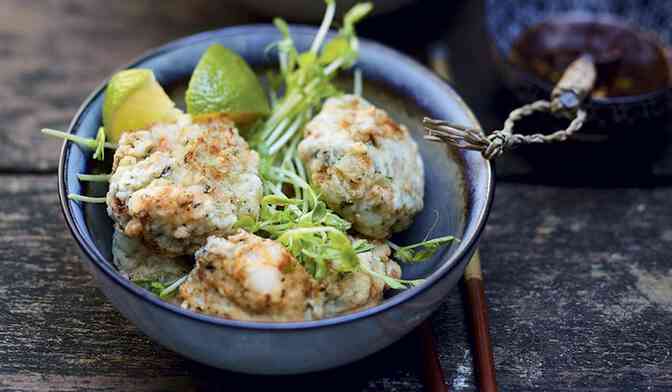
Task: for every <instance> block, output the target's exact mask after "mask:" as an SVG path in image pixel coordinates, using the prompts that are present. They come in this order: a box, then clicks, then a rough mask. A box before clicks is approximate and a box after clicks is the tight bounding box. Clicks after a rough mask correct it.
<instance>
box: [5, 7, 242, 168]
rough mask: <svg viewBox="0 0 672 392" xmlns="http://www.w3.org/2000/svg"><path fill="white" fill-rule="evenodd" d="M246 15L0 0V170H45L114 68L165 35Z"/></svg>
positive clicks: (158, 42) (220, 9)
mask: <svg viewBox="0 0 672 392" xmlns="http://www.w3.org/2000/svg"><path fill="white" fill-rule="evenodd" d="M250 20H251V18H250V16H249V15H247V14H246V13H245V12H244V11H243V10H242V9H241V7H235V6H232V5H231V4H227V2H226V1H210V0H190V1H183V0H162V1H151V0H138V1H86V0H84V1H83V0H77V1H76V0H48V1H46V0H45V1H23V0H3V1H2V6H0V59H1V60H2V70H1V71H0V86H2V88H0V100H1V101H2V103H3V104H2V106H1V107H0V122H1V123H2V126H1V127H0V171H12V172H21V171H50V170H53V169H54V168H55V165H56V159H57V156H58V152H59V146H60V144H59V142H58V141H56V140H51V141H47V142H44V141H43V140H42V139H43V138H44V137H43V136H42V135H41V134H40V133H39V130H40V129H41V128H43V127H51V128H56V129H64V128H66V127H67V125H68V124H69V122H70V120H71V119H72V117H73V116H74V114H75V112H76V110H77V108H78V107H79V105H80V104H81V103H82V102H83V101H84V99H85V98H86V97H87V96H88V94H89V93H90V92H91V91H92V90H93V89H94V88H95V87H96V86H97V85H98V84H99V83H101V82H102V81H103V80H104V79H105V78H106V77H107V76H108V75H109V74H110V73H111V72H112V71H113V70H114V69H116V68H118V67H119V66H121V65H123V64H125V63H128V62H129V61H130V60H131V59H133V58H134V57H136V56H138V55H140V54H141V53H142V52H144V51H145V50H147V49H150V48H152V47H155V46H157V45H161V44H163V43H166V42H168V41H170V40H173V39H176V38H179V37H182V36H185V35H189V34H193V33H195V32H200V31H204V30H211V29H215V28H218V27H223V26H226V25H231V24H240V23H246V22H248V21H250Z"/></svg>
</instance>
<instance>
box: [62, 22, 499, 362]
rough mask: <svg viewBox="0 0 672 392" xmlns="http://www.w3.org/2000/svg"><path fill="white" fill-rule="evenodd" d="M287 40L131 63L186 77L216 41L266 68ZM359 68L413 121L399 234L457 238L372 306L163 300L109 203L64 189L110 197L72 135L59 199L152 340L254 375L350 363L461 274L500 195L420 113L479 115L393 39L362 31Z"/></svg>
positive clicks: (267, 38)
mask: <svg viewBox="0 0 672 392" xmlns="http://www.w3.org/2000/svg"><path fill="white" fill-rule="evenodd" d="M291 32H292V35H293V37H294V39H295V41H296V45H297V47H298V48H299V49H306V48H308V47H309V46H310V42H311V40H312V38H313V36H314V34H315V32H316V30H315V29H313V28H308V27H293V28H292V29H291ZM279 38H280V35H279V33H277V32H276V30H275V28H274V27H273V26H270V25H252V26H241V27H234V28H227V29H222V30H218V31H212V32H206V33H202V34H198V35H194V36H191V37H187V38H184V39H181V40H178V41H175V42H172V43H170V44H168V45H165V46H162V47H160V48H158V49H155V50H152V51H150V52H149V53H147V54H146V55H144V56H142V57H141V58H140V59H138V60H136V61H135V62H133V63H131V64H130V65H128V68H132V67H145V68H151V69H152V70H153V71H154V73H155V75H156V77H157V79H158V81H159V82H160V83H161V84H162V85H164V86H166V87H170V86H174V85H179V84H180V83H184V81H185V80H188V78H189V76H190V75H191V72H192V70H193V69H194V67H195V65H196V63H197V62H198V59H199V58H200V56H201V54H202V53H203V52H204V51H205V49H206V48H207V47H208V46H209V45H211V44H213V43H219V44H222V45H224V46H226V47H228V48H230V49H232V50H234V51H236V52H238V53H239V54H240V55H241V56H243V57H244V58H245V59H246V60H247V61H248V62H249V63H250V64H251V65H252V66H253V67H256V68H258V69H262V68H264V67H272V66H275V61H274V59H275V57H274V56H273V55H272V53H270V54H269V52H268V51H266V50H265V49H266V48H267V47H268V46H269V45H270V44H271V43H273V42H275V41H277V40H278V39H279ZM358 67H359V68H360V69H361V70H362V71H363V74H364V78H365V80H366V84H365V87H364V96H365V97H366V98H367V99H369V100H371V101H372V102H374V103H376V104H378V105H380V106H381V107H383V108H385V109H386V110H388V111H389V112H390V113H391V115H392V116H393V117H394V118H396V119H397V120H398V121H400V122H402V123H405V124H406V125H407V126H408V127H409V129H410V130H411V132H412V134H413V136H414V137H415V139H416V140H417V141H418V143H419V146H420V152H421V154H422V156H423V159H424V161H425V168H426V173H425V176H426V194H425V209H424V210H423V212H422V213H420V214H419V215H418V216H417V217H416V220H415V223H414V224H413V226H412V227H411V228H409V229H408V230H407V231H406V232H404V233H402V234H401V235H399V236H396V237H395V238H394V240H395V241H397V242H398V243H405V242H411V241H418V240H422V238H423V237H424V236H425V235H426V233H427V231H428V230H430V228H432V227H434V228H433V230H432V235H433V236H439V235H448V234H451V235H455V236H456V237H458V238H460V239H461V241H459V242H456V243H455V244H454V245H453V246H452V247H448V248H446V249H443V250H442V251H440V252H438V253H437V254H436V255H435V257H434V258H433V259H432V260H430V261H428V262H426V263H422V264H414V265H408V266H403V270H404V271H403V273H404V277H405V278H409V279H415V278H426V282H425V283H423V284H421V285H419V286H417V287H415V288H412V289H409V290H406V291H402V292H397V293H393V294H391V295H390V296H389V298H387V299H386V300H385V301H384V302H383V303H382V304H380V305H378V306H375V307H373V308H369V309H366V310H363V311H360V312H356V313H353V314H348V315H345V316H340V317H336V318H331V319H326V320H320V321H310V322H296V323H258V322H242V321H236V320H225V319H221V318H216V317H211V316H207V315H203V314H198V313H194V312H191V311H189V310H186V309H182V308H180V307H179V306H175V305H172V304H169V303H166V302H163V301H161V300H160V299H159V298H158V297H156V296H154V295H153V294H151V293H149V292H148V291H145V290H144V289H142V288H140V287H137V286H135V285H134V284H132V283H131V282H129V281H128V280H126V279H125V278H123V277H122V276H120V275H119V274H118V273H117V272H116V270H115V268H114V266H113V264H112V263H111V252H110V248H111V234H112V221H111V220H110V219H109V218H108V217H107V214H106V211H105V206H104V205H100V204H80V203H78V202H73V201H70V200H68V199H67V194H68V193H70V192H73V193H80V194H82V193H85V194H89V195H91V194H92V193H97V195H102V194H104V192H105V189H104V188H103V189H96V188H95V186H94V187H93V188H88V187H87V188H85V187H84V186H83V184H82V183H80V182H79V181H78V180H77V177H76V175H77V173H83V172H90V171H91V170H92V169H93V165H94V163H93V162H92V161H91V160H90V159H89V155H90V152H87V151H83V150H81V149H80V148H79V147H77V146H76V145H73V144H70V143H66V144H65V145H64V146H63V150H62V153H61V158H60V163H59V197H60V200H61V206H62V209H63V214H64V216H65V220H66V223H67V226H68V228H69V229H70V230H71V232H72V234H73V236H74V238H75V240H76V242H77V244H78V245H79V247H80V248H81V251H82V254H83V257H82V260H83V261H84V262H85V263H86V265H87V266H88V267H89V269H90V271H91V272H92V273H93V275H94V276H95V277H96V280H97V281H98V283H99V286H100V288H101V290H102V291H103V293H105V295H106V296H107V297H108V298H109V300H110V302H112V303H113V304H114V306H115V307H116V308H117V309H119V311H120V312H121V313H122V314H123V315H124V316H125V317H126V318H128V319H129V320H130V321H131V322H133V323H134V324H135V325H137V326H138V328H140V329H141V330H142V331H143V332H144V333H146V334H147V335H148V336H150V337H151V338H152V339H154V340H156V341H157V342H159V343H161V344H162V345H164V346H166V347H168V348H170V349H171V350H174V351H176V352H178V353H180V354H182V355H184V356H186V357H189V358H191V359H193V360H196V361H198V362H202V363H205V364H208V365H211V366H215V367H218V368H222V369H229V370H233V371H239V372H246V373H255V374H296V373H302V372H310V371H317V370H322V369H327V368H332V367H335V366H339V365H343V364H346V363H349V362H352V361H355V360H357V359H360V358H363V357H365V356H367V355H369V354H371V353H373V352H375V351H378V350H380V349H382V348H384V347H386V346H388V345H389V344H391V343H393V342H394V341H396V340H398V339H399V338H401V337H402V336H403V335H405V334H407V333H408V332H409V331H411V330H412V329H413V328H414V327H415V326H417V325H418V324H419V323H420V322H422V321H423V320H424V319H425V318H427V317H428V316H429V315H430V314H431V312H432V311H434V310H435V309H436V308H437V307H438V306H439V304H441V302H442V301H443V299H444V298H445V297H446V295H449V294H450V293H451V290H452V289H453V287H454V286H455V285H456V283H457V281H458V280H459V279H460V277H461V276H462V273H463V271H464V267H465V265H466V263H467V261H468V260H469V258H470V256H471V254H472V253H473V251H474V249H475V247H476V245H477V242H478V239H479V237H480V235H481V231H482V229H483V227H484V225H485V221H486V218H487V215H488V210H489V207H490V203H491V200H492V197H493V189H494V186H493V171H492V168H491V166H490V163H489V162H487V161H486V160H484V159H483V158H482V157H481V155H480V154H479V153H476V152H469V151H455V150H451V149H449V148H448V147H446V146H444V145H442V144H436V143H429V142H426V141H424V140H422V135H423V130H422V127H421V125H420V124H421V122H420V121H421V119H422V116H425V115H426V116H431V117H434V118H442V119H446V120H449V121H451V122H454V123H461V124H464V125H467V126H477V125H478V124H477V121H476V119H475V118H474V116H473V115H472V114H471V112H470V111H469V109H468V108H467V107H466V106H465V104H464V103H463V102H462V100H461V99H460V97H459V96H458V95H457V94H456V93H455V92H454V91H453V90H452V89H451V88H450V87H448V86H447V85H446V84H445V83H443V82H442V81H441V80H440V79H439V78H437V77H436V76H434V74H433V73H432V72H430V71H429V70H427V69H426V68H424V67H423V66H421V65H420V64H418V63H416V62H415V61H414V60H412V59H410V58H408V57H406V56H404V55H402V54H400V53H398V52H396V51H394V50H392V49H389V48H387V47H384V46H382V45H379V44H376V43H375V42H370V41H367V40H361V52H360V60H359V62H358ZM346 79H347V77H346ZM344 86H345V87H344V88H346V89H347V88H348V87H347V84H344ZM104 89H105V84H103V85H101V86H100V87H99V88H98V89H96V91H94V92H93V94H91V96H90V97H89V98H88V99H87V100H86V101H85V102H84V104H83V105H82V107H81V109H80V110H79V112H78V113H77V115H76V116H75V118H74V120H73V121H72V124H71V125H70V129H69V131H70V132H72V133H74V134H77V135H81V136H87V137H92V136H94V134H95V133H96V131H97V129H98V127H99V126H100V125H101V107H102V103H103V96H104ZM108 170H109V168H108Z"/></svg>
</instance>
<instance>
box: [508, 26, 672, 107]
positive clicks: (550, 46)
mask: <svg viewBox="0 0 672 392" xmlns="http://www.w3.org/2000/svg"><path fill="white" fill-rule="evenodd" d="M668 50H669V49H668V48H666V47H664V46H663V45H662V42H661V41H660V40H659V39H658V37H656V36H654V35H653V34H649V33H644V32H641V31H638V30H636V29H634V28H632V27H630V26H628V25H627V24H625V23H620V22H616V21H611V20H608V21H605V20H601V19H594V20H588V19H582V20H577V19H576V18H574V19H573V18H571V17H558V18H554V19H550V20H548V21H545V22H542V23H539V24H537V25H534V26H533V27H531V28H530V29H528V30H527V31H525V32H524V33H523V34H522V35H521V36H520V38H518V39H517V40H516V42H514V44H513V47H512V51H511V61H512V62H513V63H515V64H517V65H519V66H521V67H522V68H523V69H525V70H527V71H529V72H531V73H533V74H535V75H536V76H538V77H539V78H541V79H543V80H546V81H549V82H551V83H556V82H557V81H558V80H559V79H560V77H561V76H562V73H563V72H564V70H565V69H566V68H567V66H568V65H569V64H570V63H571V62H572V61H574V60H575V59H577V58H578V57H579V56H580V55H582V54H584V53H588V54H590V55H592V56H593V58H594V60H595V63H596V65H597V81H596V84H595V89H594V90H593V93H592V96H593V98H601V97H623V96H629V95H641V94H645V93H650V92H654V91H656V90H660V89H664V88H666V87H669V86H670V85H671V81H670V79H671V76H670V73H671V69H670V61H669V59H668V56H669V52H668Z"/></svg>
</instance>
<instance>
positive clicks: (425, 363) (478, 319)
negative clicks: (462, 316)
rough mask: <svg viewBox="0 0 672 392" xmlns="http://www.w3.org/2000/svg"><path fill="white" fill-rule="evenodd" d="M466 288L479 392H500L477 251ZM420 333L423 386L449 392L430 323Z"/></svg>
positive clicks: (467, 272)
mask: <svg viewBox="0 0 672 392" xmlns="http://www.w3.org/2000/svg"><path fill="white" fill-rule="evenodd" d="M464 286H465V290H466V293H465V294H466V297H467V302H468V307H469V315H470V331H471V334H472V340H473V343H472V345H473V352H474V364H475V367H476V374H477V384H478V390H479V391H481V392H497V381H496V379H495V361H494V357H493V354H492V343H491V341H490V331H489V329H490V327H489V325H490V323H489V320H488V305H487V303H486V300H485V286H484V284H483V272H482V271H481V258H480V255H479V253H478V250H476V252H475V253H474V255H473V256H472V258H471V260H470V261H469V264H467V268H466V269H465V271H464ZM417 333H418V337H419V340H420V348H421V352H422V383H423V384H424V386H425V388H426V390H427V391H429V392H448V386H447V384H446V380H445V376H444V374H443V369H442V368H441V364H440V362H439V355H438V352H437V350H436V339H435V338H434V333H433V332H432V325H431V323H430V321H429V320H425V321H424V322H423V323H422V324H420V326H419V327H418V329H417Z"/></svg>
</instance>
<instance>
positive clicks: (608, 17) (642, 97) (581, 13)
mask: <svg viewBox="0 0 672 392" xmlns="http://www.w3.org/2000/svg"><path fill="white" fill-rule="evenodd" d="M492 15H493V11H492V7H486V9H485V18H486V23H485V25H486V26H485V27H486V30H487V32H488V38H489V41H490V44H491V47H494V48H495V51H496V55H497V57H498V58H499V61H501V62H502V63H503V64H505V65H506V66H507V67H510V68H511V69H512V70H513V72H516V73H517V74H519V75H520V77H521V78H522V79H523V80H525V82H526V83H530V84H532V85H535V86H536V87H538V88H541V89H542V90H544V91H546V92H548V94H549V96H550V94H551V90H553V87H554V84H553V83H551V82H549V81H547V80H544V79H542V78H540V77H539V76H537V75H535V74H534V73H532V72H530V71H528V70H525V69H523V68H521V67H520V66H519V65H517V64H516V63H514V62H512V61H511V59H510V56H509V52H507V51H506V50H505V49H504V46H503V45H502V39H501V38H500V37H499V36H498V35H497V33H496V32H495V31H494V27H493V24H494V23H493V22H492V18H493V16H492ZM553 17H556V18H567V19H573V20H578V21H599V22H602V23H611V24H625V25H626V26H631V23H629V22H628V21H627V20H626V19H625V18H623V17H620V16H618V15H614V14H609V13H595V14H594V13H591V12H588V11H585V10H574V11H565V12H561V13H559V14H558V13H549V14H547V15H545V16H544V17H543V18H542V19H541V20H540V21H539V22H537V23H542V22H544V21H546V20H548V19H550V18H553ZM533 26H535V24H533V25H531V26H529V27H533ZM633 30H635V31H636V32H637V33H639V34H653V33H655V32H654V31H649V30H644V29H641V28H638V27H637V26H633ZM655 38H656V39H658V40H660V38H659V37H658V36H657V35H655ZM670 93H672V85H670V86H668V87H659V88H657V89H655V90H653V91H649V92H646V93H642V94H635V95H623V96H615V97H598V98H593V97H590V101H589V105H594V106H596V107H604V106H610V105H627V104H637V103H641V102H646V101H651V100H655V99H657V98H660V97H661V96H665V95H666V94H670Z"/></svg>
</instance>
